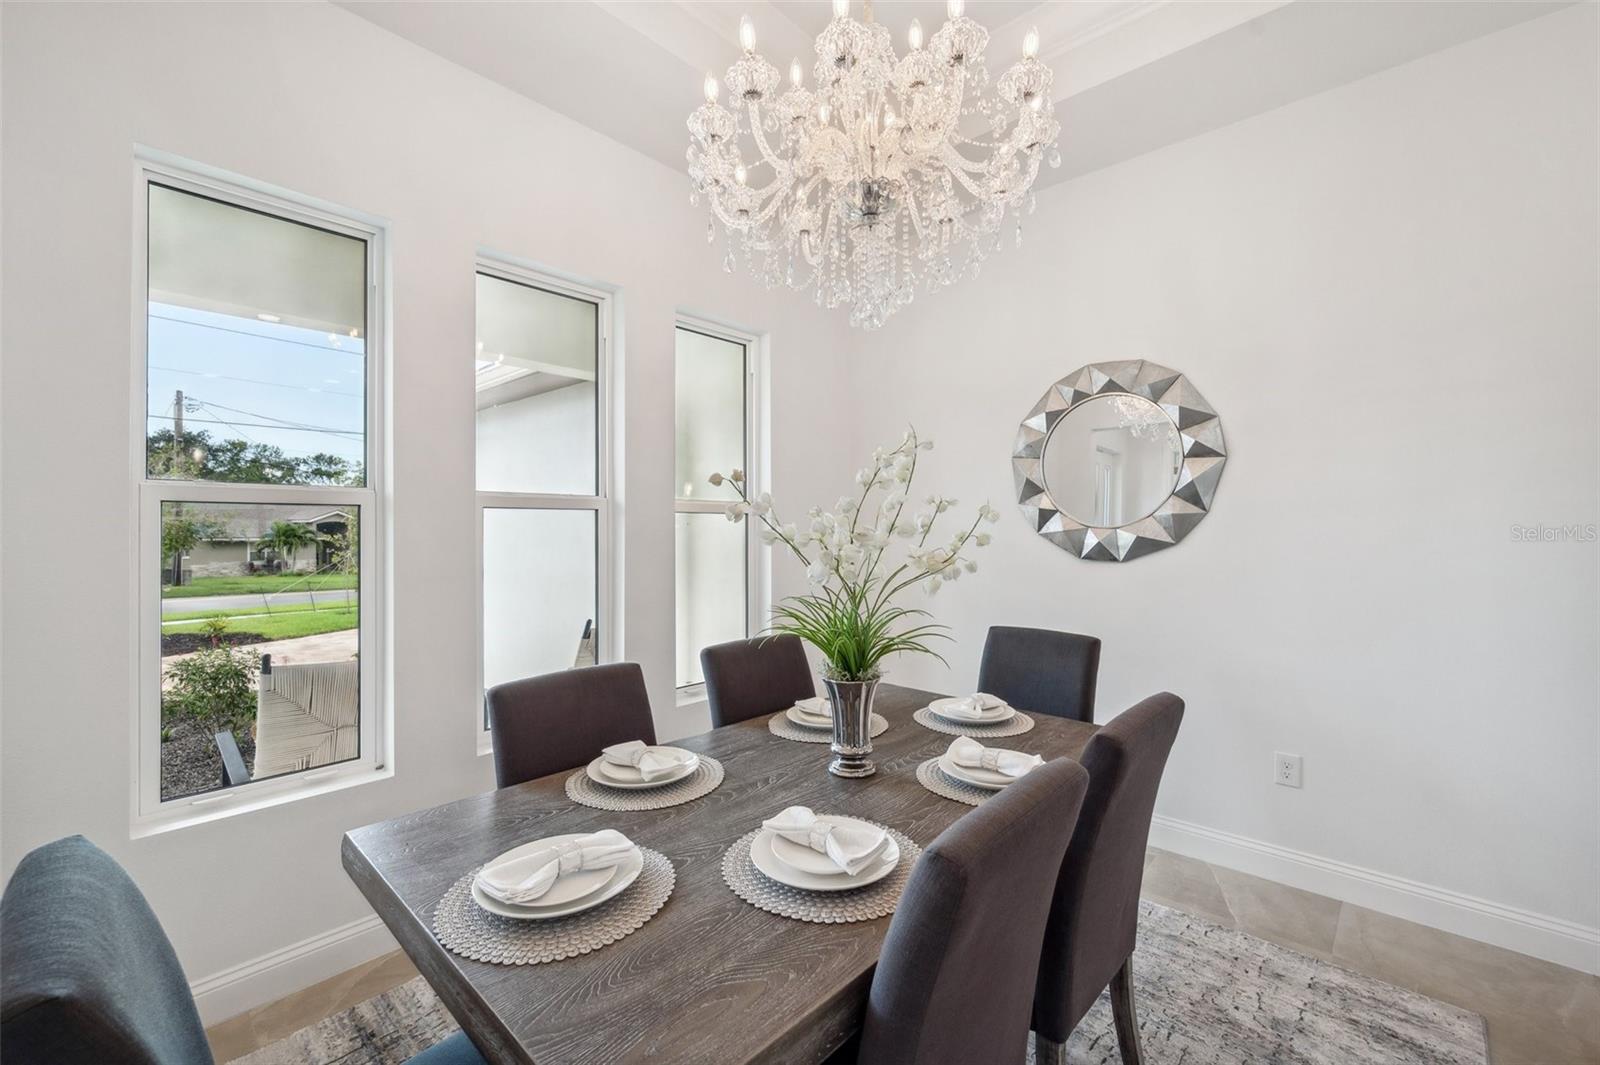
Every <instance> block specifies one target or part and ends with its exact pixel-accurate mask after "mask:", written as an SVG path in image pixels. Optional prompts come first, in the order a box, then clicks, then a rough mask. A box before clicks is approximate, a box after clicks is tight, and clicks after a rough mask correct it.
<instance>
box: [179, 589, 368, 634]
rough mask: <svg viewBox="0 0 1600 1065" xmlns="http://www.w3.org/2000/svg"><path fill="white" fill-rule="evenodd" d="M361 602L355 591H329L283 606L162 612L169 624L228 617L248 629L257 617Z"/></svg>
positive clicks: (349, 606) (344, 607) (341, 607)
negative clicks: (306, 600)
mask: <svg viewBox="0 0 1600 1065" xmlns="http://www.w3.org/2000/svg"><path fill="white" fill-rule="evenodd" d="M359 602H360V596H358V595H356V593H354V592H350V593H347V594H346V593H340V592H329V593H328V594H327V596H326V597H325V598H323V599H319V600H317V602H316V604H315V605H313V604H311V603H285V604H283V605H282V606H274V607H267V606H262V605H260V604H257V605H255V606H244V607H234V608H232V609H229V610H180V611H177V612H175V613H170V614H162V615H161V624H162V625H168V624H170V623H172V622H174V621H202V620H204V619H206V618H228V619H229V620H230V622H234V626H233V627H234V628H236V629H248V628H251V627H252V626H254V625H255V619H256V618H257V617H267V616H269V615H270V616H272V617H277V616H278V615H279V614H301V613H305V612H307V611H329V610H351V609H354V608H355V606H356V604H357V603H359Z"/></svg>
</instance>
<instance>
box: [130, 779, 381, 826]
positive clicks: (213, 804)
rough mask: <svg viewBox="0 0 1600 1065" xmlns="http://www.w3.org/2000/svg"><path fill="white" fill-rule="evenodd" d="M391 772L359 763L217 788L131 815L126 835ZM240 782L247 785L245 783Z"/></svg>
mask: <svg viewBox="0 0 1600 1065" xmlns="http://www.w3.org/2000/svg"><path fill="white" fill-rule="evenodd" d="M392 776H394V768H393V767H392V766H385V767H384V768H382V769H372V768H370V767H359V768H355V769H348V770H344V771H341V772H335V773H334V774H332V775H331V776H326V777H318V778H317V779H316V780H309V781H296V780H292V779H291V780H285V781H283V784H282V786H281V787H274V788H272V789H270V790H262V791H254V790H252V791H249V792H246V793H244V794H237V793H232V794H230V793H229V792H225V791H224V792H217V793H216V796H215V798H207V799H205V800H203V801H202V802H200V803H198V804H197V803H196V802H194V801H193V800H187V801H186V800H183V799H179V800H176V801H174V802H172V803H171V804H170V805H171V806H172V807H173V809H170V810H169V809H162V810H160V811H159V812H157V813H153V814H149V815H147V816H145V817H136V818H134V820H133V823H132V824H131V825H130V826H129V829H128V836H129V838H130V839H143V838H145V837H147V836H157V835H160V834H161V833H163V832H172V831H175V830H177V829H180V828H192V827H193V826H195V825H204V824H208V823H210V822H212V821H221V820H223V819H224V818H228V817H234V816H237V815H238V814H247V813H253V812H254V811H256V810H265V809H268V808H270V807H273V806H283V805H285V804H286V803H291V802H299V801H300V800H301V799H310V798H314V797H315V796H318V795H326V794H328V793H330V792H335V791H343V790H345V789H346V788H356V787H360V786H361V785H363V784H372V783H375V782H377V781H379V780H388V779H389V778H390V777H392ZM241 786H242V787H246V788H248V787H250V785H248V784H246V785H241Z"/></svg>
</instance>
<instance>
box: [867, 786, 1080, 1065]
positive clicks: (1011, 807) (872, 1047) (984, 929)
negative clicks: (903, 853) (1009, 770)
mask: <svg viewBox="0 0 1600 1065" xmlns="http://www.w3.org/2000/svg"><path fill="white" fill-rule="evenodd" d="M1088 784H1089V775H1088V774H1087V773H1086V772H1084V770H1083V767H1082V766H1080V765H1078V764H1076V763H1075V762H1071V761H1069V760H1067V759H1065V758H1059V759H1056V760H1055V761H1053V762H1048V763H1046V764H1045V765H1043V766H1040V767H1039V768H1038V769H1035V770H1034V771H1033V772H1031V773H1029V774H1028V775H1027V776H1025V777H1023V778H1022V779H1020V780H1018V781H1017V782H1016V783H1014V784H1010V785H1008V786H1007V787H1006V788H1005V790H1004V791H1002V792H1000V793H999V794H998V795H996V796H994V797H993V798H991V799H989V800H988V801H986V802H985V803H984V804H983V805H982V806H980V807H978V808H977V809H976V810H973V811H972V812H971V813H969V814H967V815H965V816H964V817H962V818H961V820H959V821H957V822H956V823H955V824H954V825H951V826H950V827H949V828H947V829H945V831H944V832H942V833H941V834H940V835H939V838H938V839H936V840H934V841H933V843H932V844H931V845H930V846H929V847H928V849H927V850H926V851H924V852H923V853H922V857H921V858H920V859H918V861H917V866H916V868H915V869H914V870H912V873H911V879H910V881H909V882H908V883H907V884H906V889H905V894H904V896H903V897H902V898H901V900H900V905H899V907H898V908H897V909H896V910H895V914H894V918H893V920H892V921H890V923H889V934H888V936H887V937H886V938H885V939H884V942H883V949H882V951H881V953H880V955H879V959H878V968H877V971H876V972H875V973H874V974H873V977H872V988H871V991H870V992H869V993H868V997H867V1015H866V1020H865V1021H864V1023H863V1025H862V1029H861V1042H860V1046H859V1048H856V1053H855V1055H854V1057H853V1059H852V1060H855V1061H859V1062H862V1063H864V1065H971V1063H973V1062H982V1061H1007V1062H1011V1061H1015V1062H1020V1061H1022V1059H1023V1055H1024V1053H1025V1052H1026V1050H1027V1046H1028V1014H1029V1009H1030V1006H1031V1004H1032V1001H1033V988H1034V978H1035V975H1036V972H1037V960H1038V957H1039V938H1040V936H1041V935H1043V934H1044V925H1045V920H1046V918H1047V916H1048V914H1049V912H1050V898H1051V894H1052V892H1053V891H1054V889H1055V884H1056V877H1057V876H1058V875H1059V873H1060V871H1061V862H1062V856H1063V855H1064V854H1065V853H1066V850H1067V841H1068V840H1069V839H1070V838H1071V837H1072V831H1073V825H1074V823H1075V822H1076V821H1077V817H1078V808H1079V806H1080V805H1081V804H1082V802H1083V796H1084V793H1085V790H1086V789H1087V787H1088ZM847 1056H849V1055H848V1052H847Z"/></svg>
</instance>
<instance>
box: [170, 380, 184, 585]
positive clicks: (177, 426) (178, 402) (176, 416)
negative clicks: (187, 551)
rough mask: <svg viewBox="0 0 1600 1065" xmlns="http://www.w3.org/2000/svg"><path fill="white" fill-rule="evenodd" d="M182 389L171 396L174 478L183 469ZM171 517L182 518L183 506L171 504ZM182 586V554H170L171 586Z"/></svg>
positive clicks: (180, 552)
mask: <svg viewBox="0 0 1600 1065" xmlns="http://www.w3.org/2000/svg"><path fill="white" fill-rule="evenodd" d="M182 462H183V389H181V388H180V389H178V390H177V391H176V392H174V393H173V394H172V475H173V476H174V477H176V476H177V475H178V473H179V471H180V470H181V469H182V468H183V467H182ZM172 516H173V518H175V519H178V518H182V517H183V504H182V503H173V504H172ZM181 584H183V552H182V551H174V552H173V553H172V586H173V587H174V588H177V587H178V586H179V585H181Z"/></svg>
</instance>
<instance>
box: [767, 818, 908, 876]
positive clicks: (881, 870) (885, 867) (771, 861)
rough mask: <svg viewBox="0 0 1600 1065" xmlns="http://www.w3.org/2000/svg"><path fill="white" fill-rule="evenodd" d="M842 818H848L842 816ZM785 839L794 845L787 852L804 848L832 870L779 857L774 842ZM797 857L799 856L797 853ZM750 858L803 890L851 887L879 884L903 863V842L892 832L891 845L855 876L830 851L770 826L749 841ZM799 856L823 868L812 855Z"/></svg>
mask: <svg viewBox="0 0 1600 1065" xmlns="http://www.w3.org/2000/svg"><path fill="white" fill-rule="evenodd" d="M839 820H849V819H848V818H839ZM785 843H787V844H789V847H791V848H793V850H792V851H791V850H789V849H785V851H784V854H785V855H788V854H791V853H796V852H798V851H804V852H805V853H806V854H808V855H814V856H815V858H816V859H817V861H818V862H821V863H823V864H825V865H826V866H827V867H828V870H829V871H828V872H826V873H817V872H807V871H806V870H804V869H800V868H796V867H795V866H793V865H790V864H789V863H788V862H787V861H785V860H784V859H783V858H780V857H779V856H778V853H777V852H776V851H775V850H774V845H775V844H785ZM796 857H797V858H799V855H798V854H797V853H796ZM750 860H751V862H753V863H754V864H755V867H756V868H757V869H759V870H761V872H762V874H763V875H765V876H768V877H771V878H772V879H773V880H776V881H777V882H778V883H780V884H788V885H789V886H790V887H794V888H800V889H801V890H803V891H850V890H852V889H853V888H858V887H866V886H867V885H868V884H876V883H877V882H878V881H880V880H882V879H883V878H884V877H886V876H888V875H889V874H890V873H892V872H894V867H895V866H896V865H898V864H900V845H899V844H897V843H896V842H895V841H894V837H893V836H890V837H889V845H888V847H886V848H885V849H884V852H883V854H882V855H881V856H880V857H879V858H878V860H877V861H876V862H874V863H873V864H871V865H869V866H867V868H865V869H863V870H862V871H861V872H859V873H857V874H856V875H855V876H849V875H848V874H846V873H845V872H844V870H842V869H840V868H839V867H838V866H836V865H834V864H833V862H832V861H831V860H830V859H829V858H828V856H827V855H825V854H822V853H819V852H817V851H814V850H812V849H811V848H810V847H802V846H800V845H799V844H798V843H790V842H789V841H788V840H786V839H784V838H783V837H781V836H779V835H778V834H777V833H776V832H773V831H772V830H771V829H762V830H761V832H760V833H759V834H757V836H756V838H755V839H754V840H752V841H751V843H750ZM800 860H802V861H805V862H806V863H807V865H808V867H810V868H821V866H820V865H818V864H816V863H814V862H812V861H811V859H809V858H800Z"/></svg>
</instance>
